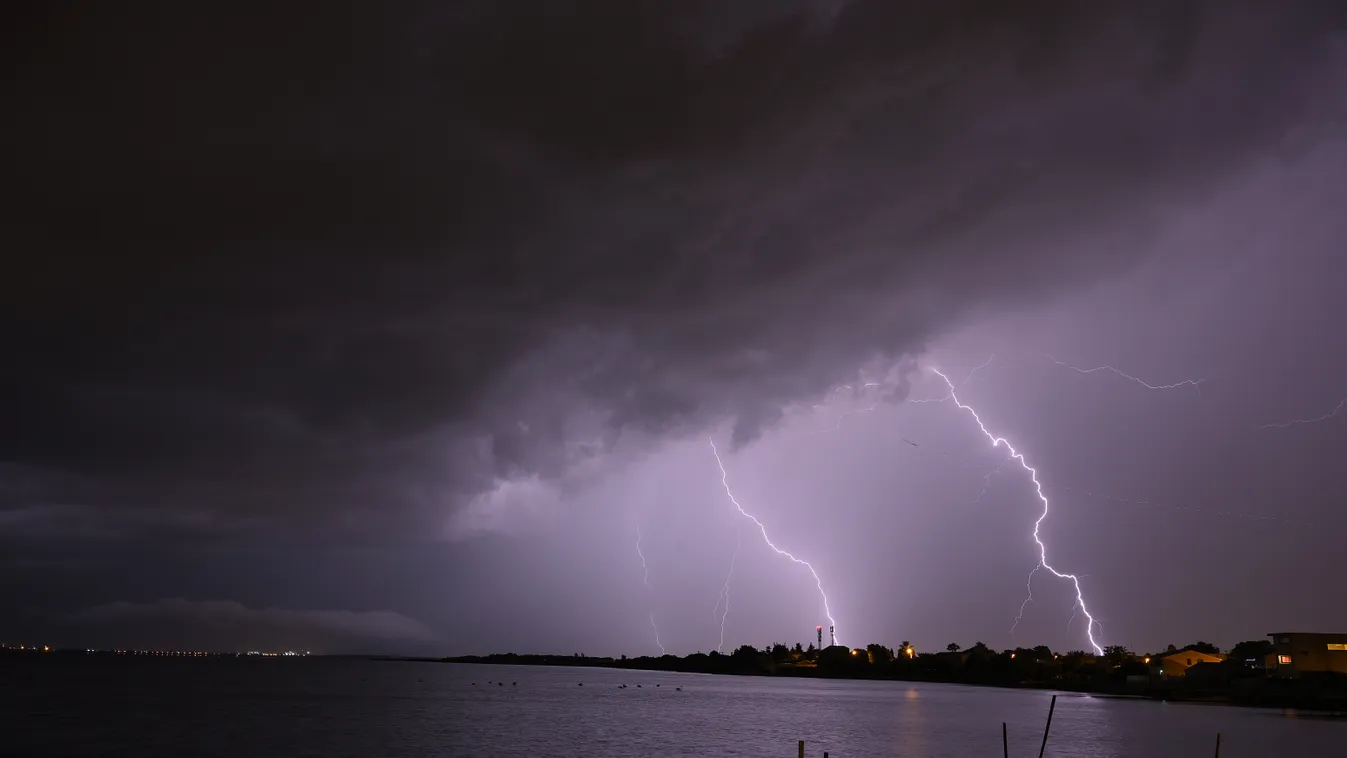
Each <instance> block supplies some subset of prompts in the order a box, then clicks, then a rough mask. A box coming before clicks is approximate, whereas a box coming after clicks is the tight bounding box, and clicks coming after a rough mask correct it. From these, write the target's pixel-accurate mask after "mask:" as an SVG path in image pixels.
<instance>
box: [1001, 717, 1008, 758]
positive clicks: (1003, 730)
mask: <svg viewBox="0 0 1347 758" xmlns="http://www.w3.org/2000/svg"><path fill="white" fill-rule="evenodd" d="M1001 755H1003V756H1005V758H1010V742H1009V741H1007V740H1006V722H1004V721H1002V722H1001Z"/></svg>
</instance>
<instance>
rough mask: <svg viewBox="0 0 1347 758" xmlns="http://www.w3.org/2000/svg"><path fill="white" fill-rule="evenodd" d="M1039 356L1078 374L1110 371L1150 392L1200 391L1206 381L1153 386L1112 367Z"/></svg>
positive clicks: (1189, 380)
mask: <svg viewBox="0 0 1347 758" xmlns="http://www.w3.org/2000/svg"><path fill="white" fill-rule="evenodd" d="M1039 355H1040V356H1042V357H1044V358H1047V359H1048V360H1050V361H1052V362H1053V363H1056V364H1057V365H1058V366H1061V367H1062V368H1069V369H1071V370H1072V371H1075V372H1076V373H1078V374H1094V373H1097V372H1099V371H1109V372H1112V373H1114V374H1117V375H1118V376H1121V377H1122V378H1124V379H1127V380H1128V381H1131V382H1135V383H1136V384H1140V385H1141V386H1142V387H1145V388H1146V389H1148V390H1172V389H1178V388H1179V387H1196V388H1197V389H1199V390H1200V389H1201V386H1202V383H1203V382H1205V381H1206V379H1184V380H1183V381H1180V382H1174V383H1173V384H1151V383H1150V382H1147V381H1146V380H1144V379H1141V378H1139V377H1135V376H1132V375H1131V374H1129V373H1127V372H1126V371H1120V370H1118V369H1116V368H1114V367H1112V366H1095V367H1094V368H1079V367H1077V366H1072V365H1071V364H1070V363H1064V362H1062V361H1059V360H1057V359H1056V358H1054V357H1052V356H1051V355H1048V354H1047V353H1039Z"/></svg>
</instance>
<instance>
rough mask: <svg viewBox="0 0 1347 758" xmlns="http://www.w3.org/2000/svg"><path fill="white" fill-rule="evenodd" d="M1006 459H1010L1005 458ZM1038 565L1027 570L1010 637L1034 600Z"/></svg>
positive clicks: (1013, 634) (1073, 611)
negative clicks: (1022, 600)
mask: <svg viewBox="0 0 1347 758" xmlns="http://www.w3.org/2000/svg"><path fill="white" fill-rule="evenodd" d="M1006 460H1010V459H1009V458H1007V459H1006ZM1038 566H1039V564H1035V565H1034V567H1033V568H1032V569H1030V570H1029V578H1028V579H1025V580H1024V591H1025V596H1024V602H1023V603H1020V612H1019V613H1018V614H1016V615H1015V623H1013V624H1011V625H1010V636H1011V637H1014V636H1015V628H1016V627H1018V626H1019V625H1020V620H1021V619H1023V618H1024V609H1025V608H1027V607H1028V606H1029V603H1032V602H1033V600H1034V574H1036V573H1038ZM1072 608H1073V610H1072V613H1075V610H1074V608H1075V606H1072Z"/></svg>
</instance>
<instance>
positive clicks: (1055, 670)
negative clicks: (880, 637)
mask: <svg viewBox="0 0 1347 758" xmlns="http://www.w3.org/2000/svg"><path fill="white" fill-rule="evenodd" d="M1241 645H1243V646H1259V649H1260V650H1261V649H1262V647H1261V646H1268V645H1269V643H1266V642H1265V641H1254V642H1250V643H1241ZM1239 647H1240V646H1237V648H1239ZM1179 650H1198V651H1201V652H1208V651H1210V652H1217V651H1218V649H1217V648H1216V647H1215V646H1214V645H1211V644H1209V643H1205V642H1198V643H1194V644H1192V645H1187V646H1184V647H1182V648H1174V647H1172V646H1171V647H1170V650H1169V652H1173V651H1179ZM446 660H448V661H453V662H459V663H496V664H516V665H530V666H606V667H612V668H624V669H642V670H650V671H679V672H689V673H702V674H740V675H762V676H770V675H778V676H817V677H828V678H856V679H904V680H918V681H943V682H960V683H968V684H991V685H1000V686H1017V685H1020V686H1033V685H1035V684H1041V685H1045V686H1047V685H1051V686H1058V687H1081V688H1087V689H1088V688H1092V687H1094V688H1104V689H1107V687H1100V686H1101V685H1104V684H1106V683H1107V681H1108V680H1124V679H1126V677H1128V676H1129V675H1145V674H1147V673H1148V672H1149V670H1150V667H1149V657H1148V656H1145V655H1137V654H1135V653H1133V652H1132V651H1130V650H1128V649H1127V648H1125V647H1122V646H1114V647H1110V648H1107V649H1105V651H1104V655H1102V656H1100V655H1095V654H1093V653H1089V652H1086V651H1081V650H1073V651H1070V652H1066V653H1056V652H1054V651H1053V650H1051V649H1050V648H1048V647H1047V646H1046V645H1040V646H1037V647H1033V648H1023V647H1022V648H1015V649H1010V650H1001V651H996V650H992V649H991V648H990V647H988V646H987V645H985V644H984V643H982V642H977V643H975V644H973V645H972V646H970V647H968V648H963V647H961V646H960V645H958V644H950V645H947V646H946V648H945V650H944V651H941V652H925V653H923V652H918V651H917V650H915V649H914V648H913V646H912V645H911V643H909V642H907V641H904V642H903V643H902V644H900V645H899V646H898V647H897V648H890V647H887V646H885V645H880V644H870V645H867V646H865V647H864V648H846V647H842V646H832V647H827V648H823V649H821V650H820V649H817V648H815V647H814V646H813V645H812V644H811V645H809V646H808V647H804V646H803V645H801V644H800V643H796V644H795V645H794V646H787V645H785V644H784V643H779V642H778V643H773V644H770V645H766V646H764V647H763V648H761V649H758V648H755V647H753V646H752V645H742V646H740V647H739V648H737V649H736V650H734V651H733V652H731V653H728V654H723V653H719V652H715V651H712V652H710V653H693V654H691V655H686V656H682V657H680V656H675V655H662V656H642V657H638V658H628V657H627V656H621V657H619V658H594V657H589V656H585V655H582V654H580V653H576V654H574V655H569V656H567V655H517V654H514V653H505V654H498V655H489V656H467V657H460V658H449V659H446Z"/></svg>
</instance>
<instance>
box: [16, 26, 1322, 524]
mask: <svg viewBox="0 0 1347 758" xmlns="http://www.w3.org/2000/svg"><path fill="white" fill-rule="evenodd" d="M411 7H412V6H407V5H398V6H396V8H397V9H398V10H390V9H389V8H386V7H384V6H375V5H367V4H353V5H351V6H349V7H344V6H342V5H340V4H333V3H324V4H321V5H312V6H310V7H307V8H304V7H301V6H300V5H299V4H286V5H284V6H280V7H263V6H258V7H256V8H252V9H248V8H245V7H243V6H241V5H239V4H229V5H228V6H219V7H218V8H214V9H212V8H209V7H207V5H205V4H195V3H194V4H165V5H162V6H158V7H155V6H152V5H136V6H133V7H113V6H81V7H78V8H66V7H61V6H56V5H49V4H44V5H41V6H40V7H39V8H37V9H35V10H33V11H31V12H30V13H29V14H28V15H27V17H26V18H25V24H24V25H23V26H22V32H21V33H20V34H18V35H17V36H18V37H19V39H18V42H17V43H16V44H15V45H12V46H10V51H9V53H8V54H9V56H10V57H11V63H12V64H13V65H14V66H15V67H17V68H18V69H19V70H20V71H21V74H20V75H19V76H18V77H17V78H16V79H15V80H13V81H11V82H10V83H9V84H8V85H6V95H7V98H6V99H7V101H8V102H9V103H10V105H11V107H10V109H9V110H10V111H11V113H12V114H13V115H12V116H11V118H10V120H9V123H8V124H7V125H6V126H5V127H4V128H5V130H6V132H7V135H8V136H9V137H10V142H11V144H16V145H20V146H21V147H22V150H21V155H20V156H19V159H18V162H17V164H16V165H15V166H14V167H13V168H12V170H11V178H12V180H13V181H14V183H15V184H16V186H17V188H18V189H20V190H21V199H19V200H18V201H17V202H16V203H13V204H11V205H10V206H9V207H8V208H7V211H8V212H7V213H6V216H7V222H6V226H7V231H8V234H7V238H8V243H7V247H10V248H11V249H13V250H14V251H16V252H15V255H14V261H13V263H12V265H10V266H9V267H8V268H7V271H6V272H5V276H4V277H3V285H0V287H3V289H2V290H0V291H2V292H3V297H2V298H0V302H2V303H3V305H0V308H2V309H3V310H2V311H0V323H2V324H3V326H0V330H3V331H0V335H2V336H3V338H4V344H5V345H6V352H7V355H6V360H5V362H4V366H5V368H4V370H3V380H4V391H3V393H0V429H3V430H4V431H3V432H2V433H0V459H3V460H4V461H7V462H9V465H10V467H11V468H12V469H13V470H14V471H21V472H24V473H23V475H24V477H26V478H27V480H28V481H26V483H25V485H24V487H23V488H22V494H16V491H17V490H16V488H13V487H7V488H6V489H5V491H4V502H3V504H2V505H3V507H5V508H8V509H26V510H24V512H25V513H28V514H35V513H39V512H41V511H42V509H44V508H46V509H49V510H50V509H53V508H55V509H56V510H54V511H51V512H52V513H56V514H58V515H59V514H60V513H68V512H69V511H60V510H59V508H70V507H82V508H89V507H92V508H101V509H114V508H115V509H119V510H120V509H124V510H126V511H127V512H129V513H140V512H143V511H144V510H145V509H151V510H152V509H156V508H172V509H181V510H188V511H192V512H198V511H200V512H205V513H210V514H216V515H217V516H218V514H227V515H228V516H229V517H231V518H238V519H244V518H247V519H260V520H262V521H269V522H275V523H283V522H285V521H287V520H288V519H291V518H296V517H299V516H303V517H304V518H305V520H306V522H307V523H309V524H311V525H312V524H317V525H318V526H320V527H324V526H336V527H346V528H349V529H352V530H359V531H361V532H363V533H366V534H369V533H373V532H375V531H377V529H380V528H385V529H393V530H397V531H401V530H403V529H405V528H406V524H407V522H408V519H412V520H414V521H415V522H416V523H418V524H422V525H424V524H437V523H439V522H441V521H442V520H443V517H444V516H445V515H446V514H447V513H448V512H449V511H450V510H452V509H454V508H457V507H459V506H460V505H461V503H462V502H463V501H464V499H465V498H468V497H471V496H473V495H475V494H478V493H481V492H483V491H486V490H488V489H490V488H491V487H493V486H494V485H495V484H496V483H497V482H499V481H501V480H504V479H510V478H519V477H528V476H530V475H533V474H538V475H541V476H543V477H545V478H546V477H556V476H560V475H562V474H564V473H565V472H566V471H567V470H568V469H569V468H570V467H572V466H574V465H575V464H576V463H578V462H580V461H583V460H584V459H585V458H587V457H589V456H592V455H594V454H595V453H596V452H598V451H602V450H604V449H607V448H610V447H611V446H612V445H613V444H614V442H615V440H616V439H618V438H619V437H620V436H621V435H623V434H640V435H647V436H654V435H659V434H664V433H669V432H672V431H677V430H683V429H690V428H692V427H694V426H696V425H698V424H705V423H709V422H712V421H715V420H718V419H722V418H727V417H734V418H737V419H738V425H737V427H736V429H735V436H736V439H737V440H738V441H740V442H742V441H744V440H747V439H751V438H752V437H753V436H754V435H755V434H756V433H757V432H758V430H760V429H761V428H762V427H763V426H765V425H769V424H771V423H773V422H774V420H775V419H776V418H777V417H778V415H779V413H780V411H781V407H782V406H783V404H785V403H788V402H791V401H794V400H798V399H800V398H805V397H809V396H811V395H815V394H817V393H820V392H822V391H824V390H825V389H826V388H828V387H829V386H830V385H831V384H833V383H835V382H839V381H846V380H849V379H851V378H853V377H854V376H855V369H856V367H857V366H860V365H862V364H864V363H866V362H867V361H873V360H880V361H889V360H893V359H896V358H898V357H900V356H902V355H904V354H908V353H910V352H912V351H915V350H919V349H920V348H921V347H922V345H923V342H924V340H925V339H927V338H928V337H929V336H930V335H931V334H933V333H934V332H935V331H936V330H938V329H941V328H943V327H944V326H946V325H947V324H949V323H950V322H951V321H952V320H955V319H957V318H959V317H961V316H962V315H964V314H966V313H968V312H969V311H970V310H972V309H977V308H985V307H988V306H992V305H996V304H999V303H1003V302H1008V301H1014V300H1019V299H1024V298H1031V297H1040V296H1044V295H1047V294H1049V293H1051V292H1053V291H1055V290H1056V289H1057V288H1060V287H1061V286H1063V285H1067V284H1071V283H1074V282H1078V281H1081V280H1083V279H1089V278H1093V277H1098V276H1103V275H1106V274H1108V273H1110V272H1114V271H1118V270H1120V269H1122V268H1124V267H1126V266H1128V265H1129V264H1131V263H1132V262H1134V261H1135V260H1136V259H1137V258H1139V257H1140V256H1142V255H1144V254H1145V250H1146V246H1145V244H1144V241H1145V238H1146V229H1147V228H1148V225H1149V223H1150V222H1151V221H1152V220H1154V219H1155V218H1157V217H1158V216H1162V215H1163V214H1164V211H1165V207H1166V204H1168V203H1170V202H1172V201H1175V200H1178V199H1182V198H1185V197H1188V196H1190V195H1192V194H1194V193H1200V192H1202V191H1204V190H1206V189H1208V188H1209V187H1211V186H1213V185H1214V184H1215V183H1217V182H1219V181H1220V180H1221V179H1222V178H1223V177H1225V176H1228V175H1230V174H1232V173H1234V172H1236V171H1238V170H1240V169H1241V168H1242V167H1244V166H1247V165H1248V164H1250V163H1251V162H1253V161H1256V160H1261V159H1265V158H1267V157H1269V156H1270V155H1272V154H1273V152H1274V151H1275V150H1278V149H1281V148H1283V147H1284V146H1285V145H1286V144H1287V143H1288V140H1290V139H1291V138H1293V137H1295V136H1296V135H1303V134H1305V133H1318V132H1316V131H1315V130H1316V129H1319V128H1320V126H1321V124H1322V123H1323V122H1324V121H1325V120H1326V119H1329V118H1330V117H1334V116H1336V115H1338V111H1336V110H1335V108H1336V107H1337V105H1338V101H1337V100H1334V99H1325V97H1326V95H1331V94H1334V90H1333V89H1332V88H1331V86H1330V85H1331V83H1332V81H1333V76H1334V75H1335V72H1336V71H1337V70H1338V69H1337V68H1335V66H1336V65H1338V64H1340V62H1341V59H1340V58H1334V57H1333V56H1334V55H1340V51H1336V52H1335V51H1334V50H1333V49H1332V47H1331V43H1332V42H1333V40H1334V36H1333V35H1335V34H1337V33H1338V32H1340V31H1341V29H1342V28H1343V20H1344V19H1343V17H1344V12H1343V10H1342V7H1341V5H1340V4H1334V3H1301V4H1294V5H1292V4H1285V5H1280V6H1273V5H1269V4H1243V3H1209V4H1202V3H1185V4H1178V5H1176V4H1173V3H1142V4H1128V5H1127V7H1126V8H1123V7H1122V6H1121V5H1119V6H1116V7H1113V8H1111V9H1104V8H1100V7H1098V6H1085V5H1081V4H1077V3H1066V2H1039V3H1029V4H1027V5H1026V4H1018V5H1009V4H1003V3H992V2H954V3H941V4H927V3H897V2H880V1H879V0H874V1H858V2H851V3H841V4H833V5H831V6H828V5H826V4H818V5H809V4H803V3H799V4H794V5H779V4H773V3H763V4H760V6H752V5H739V6H736V7H735V8H734V9H733V10H727V9H725V8H723V7H722V5H721V4H719V3H702V2H695V3H668V4H659V3H629V2H609V3H603V2H599V3H584V2H564V3H526V4H518V3H516V4H510V3H494V2H489V3H464V4H458V5H455V6H452V7H450V6H440V5H438V4H429V5H428V6H426V7H424V8H422V9H420V10H419V11H417V12H409V11H408V10H407V9H409V8H411ZM897 386H898V387H899V390H898V391H896V392H895V393H894V394H895V396H897V397H900V396H901V386H902V385H901V384H899V385H897ZM58 506H59V507H58ZM315 514H323V516H324V518H323V519H321V520H318V521H314V520H313V519H312V518H311V517H312V516H314V515H315ZM33 518H36V516H33ZM16 519H17V517H16ZM12 520H14V519H12ZM17 520H22V519H17ZM4 523H9V522H4ZM309 528H313V527H312V526H311V527H309ZM430 533H434V532H430Z"/></svg>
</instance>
